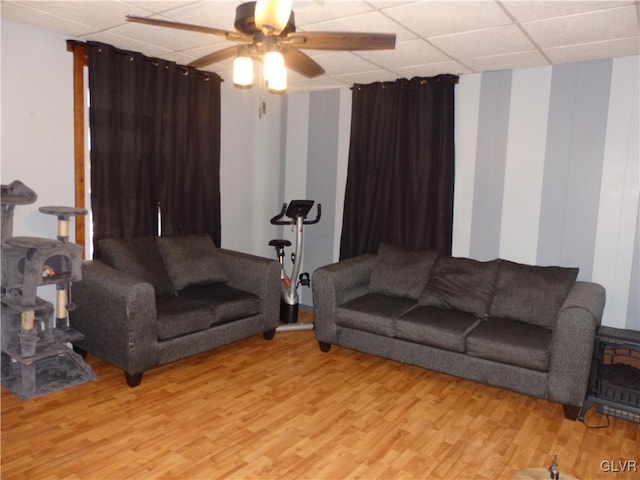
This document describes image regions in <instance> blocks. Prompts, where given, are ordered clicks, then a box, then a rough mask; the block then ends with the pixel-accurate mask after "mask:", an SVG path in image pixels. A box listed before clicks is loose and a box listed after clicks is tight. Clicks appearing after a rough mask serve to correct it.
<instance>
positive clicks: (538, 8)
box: [502, 0, 633, 22]
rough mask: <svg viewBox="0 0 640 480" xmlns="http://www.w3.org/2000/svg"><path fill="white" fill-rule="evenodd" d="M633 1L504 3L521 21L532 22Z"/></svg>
mask: <svg viewBox="0 0 640 480" xmlns="http://www.w3.org/2000/svg"><path fill="white" fill-rule="evenodd" d="M631 4H633V1H631V0H628V1H615V0H604V1H603V0H601V1H587V0H580V1H576V0H569V1H566V0H564V1H559V0H556V1H540V0H538V1H521V0H515V1H513V0H506V1H503V2H502V5H503V6H504V7H505V8H506V9H507V10H508V11H509V13H510V14H511V15H513V17H514V18H515V19H516V20H518V21H519V22H530V21H533V20H542V19H546V18H554V17H564V16H567V15H574V14H577V13H585V12H593V11H597V10H607V9H610V8H615V7H620V6H623V5H631Z"/></svg>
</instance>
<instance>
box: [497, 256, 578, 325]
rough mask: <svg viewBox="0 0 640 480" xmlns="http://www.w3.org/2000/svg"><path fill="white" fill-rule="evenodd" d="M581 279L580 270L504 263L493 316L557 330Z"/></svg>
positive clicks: (502, 263)
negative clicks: (562, 311)
mask: <svg viewBox="0 0 640 480" xmlns="http://www.w3.org/2000/svg"><path fill="white" fill-rule="evenodd" d="M577 276H578V269H577V268H565V267H556V266H550V267H539V266H532V265H523V264H521V263H515V262H510V261H508V260H502V261H501V262H500V271H499V273H498V283H497V287H496V295H495V297H494V299H493V303H492V304H491V310H490V312H489V314H490V315H491V316H492V317H499V318H510V319H513V320H520V321H521V322H526V323H531V324H533V325H539V326H544V327H553V326H554V325H555V320H556V316H557V314H558V311H559V310H560V307H562V304H563V303H564V301H565V299H566V298H567V295H568V294H569V290H571V288H572V287H573V285H574V283H575V282H576V278H577Z"/></svg>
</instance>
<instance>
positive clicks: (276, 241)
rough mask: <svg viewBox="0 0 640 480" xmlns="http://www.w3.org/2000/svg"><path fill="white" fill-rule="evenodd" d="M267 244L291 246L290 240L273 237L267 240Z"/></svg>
mask: <svg viewBox="0 0 640 480" xmlns="http://www.w3.org/2000/svg"><path fill="white" fill-rule="evenodd" d="M269 245H270V246H271V247H276V248H284V247H290V246H291V242H290V241H289V240H283V239H281V238H275V239H273V240H271V241H270V242H269Z"/></svg>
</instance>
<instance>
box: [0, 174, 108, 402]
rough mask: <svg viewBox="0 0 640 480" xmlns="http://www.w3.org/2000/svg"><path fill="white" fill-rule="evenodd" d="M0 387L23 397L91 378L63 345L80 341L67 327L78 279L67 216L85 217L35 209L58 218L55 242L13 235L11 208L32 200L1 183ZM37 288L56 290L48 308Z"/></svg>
mask: <svg viewBox="0 0 640 480" xmlns="http://www.w3.org/2000/svg"><path fill="white" fill-rule="evenodd" d="M1 188H2V243H1V244H0V248H1V250H2V296H1V300H2V385H4V386H5V387H6V388H7V389H9V390H10V391H11V392H12V393H13V394H14V395H15V396H16V397H18V398H21V399H29V398H34V397H39V396H41V395H44V394H47V393H51V392H54V391H57V390H60V389H63V388H67V387H70V386H73V385H78V384H80V383H84V382H87V381H89V380H93V379H94V378H95V377H96V376H95V374H94V373H93V371H92V370H91V367H89V366H88V365H87V364H86V363H85V362H84V361H83V359H82V357H80V355H78V354H77V353H75V352H74V351H73V349H72V348H71V347H70V346H69V345H70V342H72V341H75V340H80V339H82V338H83V336H82V334H81V333H80V332H77V331H76V330H73V329H72V328H70V327H69V323H68V318H67V310H69V309H71V308H73V304H72V303H70V302H69V290H70V286H71V283H72V282H77V281H80V280H82V270H81V267H82V248H81V247H80V246H78V245H75V244H74V243H71V242H70V241H69V236H68V235H69V234H68V231H69V218H70V217H71V216H76V215H85V214H86V213H87V212H86V210H83V209H77V208H72V207H41V208H40V212H42V213H45V214H49V215H56V216H57V217H58V238H57V239H56V240H54V239H50V238H40V237H16V236H13V212H14V209H15V206H16V205H28V204H32V203H34V202H35V201H36V199H37V195H36V194H35V192H34V191H33V190H31V189H30V188H28V187H27V186H25V185H24V184H23V183H22V182H20V181H14V182H12V183H11V184H9V185H2V186H1ZM43 285H55V287H56V312H55V318H54V307H53V305H52V304H51V303H50V302H47V301H45V300H43V299H41V298H40V297H38V296H37V289H38V287H40V286H43Z"/></svg>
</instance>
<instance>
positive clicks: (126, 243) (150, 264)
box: [97, 237, 173, 295]
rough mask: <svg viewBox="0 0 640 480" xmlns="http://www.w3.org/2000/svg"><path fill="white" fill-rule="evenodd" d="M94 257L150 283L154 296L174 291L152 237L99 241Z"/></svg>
mask: <svg viewBox="0 0 640 480" xmlns="http://www.w3.org/2000/svg"><path fill="white" fill-rule="evenodd" d="M97 256H98V258H99V259H100V260H102V261H103V262H104V263H106V264H107V265H109V266H110V267H113V268H115V269H116V270H119V271H121V272H124V273H127V274H129V275H133V276H134V277H136V278H139V279H140V280H142V281H144V282H147V283H150V284H151V285H152V286H153V289H154V291H155V294H156V295H166V294H168V293H171V292H172V291H173V284H172V283H171V278H169V275H168V274H167V270H166V269H165V267H164V264H163V262H162V257H161V256H160V252H159V251H158V247H157V245H156V239H155V237H135V238H106V239H102V240H98V244H97Z"/></svg>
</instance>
